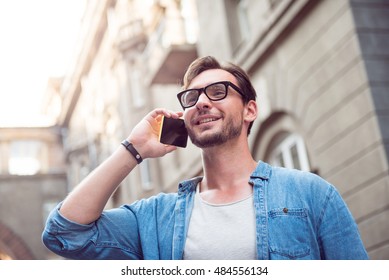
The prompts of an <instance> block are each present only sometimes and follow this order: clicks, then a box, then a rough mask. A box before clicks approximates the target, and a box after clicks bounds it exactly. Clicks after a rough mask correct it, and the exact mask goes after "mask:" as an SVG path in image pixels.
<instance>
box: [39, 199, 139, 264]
mask: <svg viewBox="0 0 389 280" xmlns="http://www.w3.org/2000/svg"><path fill="white" fill-rule="evenodd" d="M60 207H61V203H60V204H59V205H58V206H57V207H56V208H55V209H53V211H52V212H51V213H50V215H49V217H48V219H47V222H46V226H45V229H44V231H43V233H42V241H43V243H44V244H45V246H46V247H47V248H48V249H50V250H51V251H53V252H54V253H56V254H58V255H60V256H62V257H64V258H69V259H90V260H91V259H141V258H142V252H141V247H140V241H139V233H138V225H137V219H136V216H135V214H134V213H133V211H132V210H131V209H130V207H128V206H122V207H120V208H117V209H113V210H107V211H104V212H103V213H102V215H101V216H100V218H99V219H98V220H96V221H95V222H93V223H90V224H87V225H84V224H78V223H75V222H73V221H70V220H68V219H66V218H65V217H64V216H62V215H61V213H60V212H59V209H60Z"/></svg>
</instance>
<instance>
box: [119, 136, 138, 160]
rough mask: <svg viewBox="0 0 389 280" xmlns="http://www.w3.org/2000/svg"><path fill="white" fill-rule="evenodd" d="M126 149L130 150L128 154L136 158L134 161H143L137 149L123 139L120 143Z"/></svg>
mask: <svg viewBox="0 0 389 280" xmlns="http://www.w3.org/2000/svg"><path fill="white" fill-rule="evenodd" d="M121 144H122V145H123V146H124V147H125V148H126V150H127V151H129V152H130V154H131V155H132V156H133V157H134V158H135V159H136V161H137V162H138V164H139V163H141V162H142V161H143V159H142V157H141V156H140V154H139V153H138V151H137V150H136V149H135V148H134V146H133V145H132V144H131V143H130V142H128V141H127V140H123V142H122V143H121Z"/></svg>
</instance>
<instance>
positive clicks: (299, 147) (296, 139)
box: [269, 134, 310, 171]
mask: <svg viewBox="0 0 389 280" xmlns="http://www.w3.org/2000/svg"><path fill="white" fill-rule="evenodd" d="M280 138H281V141H280V142H279V144H278V145H276V147H275V148H274V149H273V151H272V152H271V154H270V159H269V161H270V163H271V164H273V165H276V166H283V167H287V168H294V169H300V170H303V171H310V167H309V162H308V155H307V151H306V148H305V143H304V140H303V139H302V137H301V136H299V135H297V134H288V135H287V136H286V137H285V136H281V137H280Z"/></svg>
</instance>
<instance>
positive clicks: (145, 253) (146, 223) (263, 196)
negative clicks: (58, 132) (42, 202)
mask: <svg viewBox="0 0 389 280" xmlns="http://www.w3.org/2000/svg"><path fill="white" fill-rule="evenodd" d="M201 179H202V178H201V177H196V178H193V179H190V180H187V181H184V182H181V183H180V185H179V188H178V192H177V193H170V194H159V195H157V196H153V197H151V198H148V199H142V200H139V201H137V202H134V203H133V204H131V205H123V206H121V207H120V208H116V209H112V210H105V211H103V213H102V215H101V217H100V218H99V219H98V220H96V221H95V222H93V223H91V224H88V225H82V224H77V223H75V222H72V221H69V220H67V219H66V218H65V217H63V216H62V215H61V214H60V213H59V211H58V209H59V208H60V205H61V204H59V206H58V207H57V208H55V209H54V210H53V211H52V212H51V214H50V216H49V218H48V220H47V223H46V227H45V230H44V231H43V234H42V238H43V242H44V244H45V245H46V246H47V247H48V248H49V249H50V250H52V251H53V252H55V253H56V254H58V255H60V256H63V257H65V258H69V259H174V260H180V259H182V258H183V252H184V247H185V240H186V234H187V231H188V227H189V221H190V216H191V212H192V208H193V201H194V195H195V190H196V186H197V184H198V183H199V182H200V181H201ZM249 182H250V183H251V184H252V185H253V192H254V208H255V215H256V240H257V257H258V259H262V260H269V259H275V260H282V259H286V260H289V259H301V260H310V259H368V255H367V253H366V250H365V248H364V246H363V243H362V241H361V238H360V235H359V232H358V228H357V225H356V223H355V222H354V219H353V217H352V216H351V213H350V212H349V210H348V208H347V206H346V204H345V202H344V201H343V199H342V198H341V196H340V194H339V193H338V191H337V190H336V189H335V187H334V186H332V185H331V184H329V183H328V182H326V181H325V180H323V179H322V178H320V177H319V176H316V175H314V174H311V173H308V172H302V171H297V170H290V169H285V168H279V167H272V166H270V165H268V164H266V163H264V162H259V164H258V166H257V168H256V170H255V171H254V172H253V173H252V174H251V177H250V181H249ZM242 217H244V214H242Z"/></svg>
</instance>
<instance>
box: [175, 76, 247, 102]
mask: <svg viewBox="0 0 389 280" xmlns="http://www.w3.org/2000/svg"><path fill="white" fill-rule="evenodd" d="M217 84H223V85H224V86H225V95H224V96H223V97H222V98H211V97H209V96H208V94H207V88H209V87H211V86H214V85H217ZM229 86H230V87H232V88H233V89H234V90H235V91H236V92H237V93H239V94H240V95H242V96H243V97H246V96H245V95H244V94H243V93H242V91H241V89H240V88H239V87H238V86H236V85H235V84H233V83H231V82H230V81H220V82H215V83H212V84H209V85H207V86H206V87H203V88H191V89H186V90H183V91H181V92H179V93H177V98H178V101H179V102H180V104H181V106H182V108H183V109H187V108H190V107H193V106H195V105H196V104H197V101H199V97H200V94H201V93H202V92H203V93H204V94H205V95H206V96H207V97H208V99H209V100H211V101H219V100H223V99H224V98H226V97H227V95H228V87H229ZM188 91H197V98H196V101H195V102H194V103H193V105H190V106H184V105H183V104H182V101H181V97H182V96H183V95H184V94H185V93H186V92H188Z"/></svg>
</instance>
